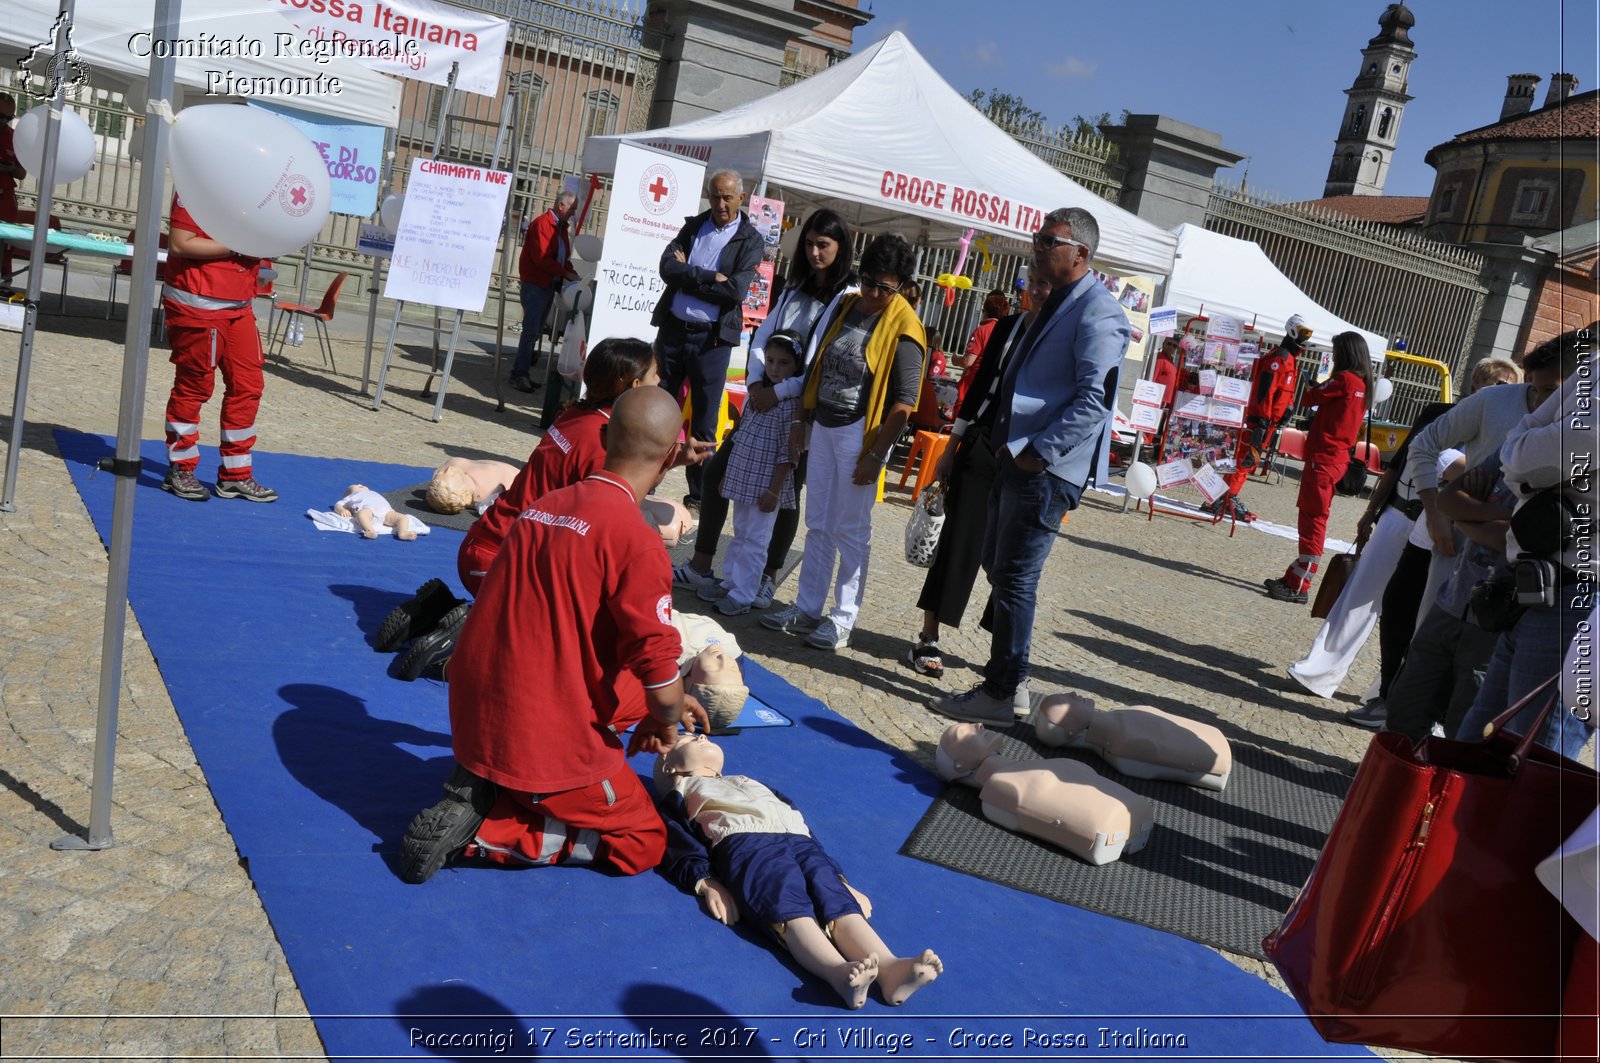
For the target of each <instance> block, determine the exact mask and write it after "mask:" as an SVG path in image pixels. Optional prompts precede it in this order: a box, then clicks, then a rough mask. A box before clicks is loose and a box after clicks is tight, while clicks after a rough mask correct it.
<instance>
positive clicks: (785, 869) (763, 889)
mask: <svg viewBox="0 0 1600 1063" xmlns="http://www.w3.org/2000/svg"><path fill="white" fill-rule="evenodd" d="M722 765H723V755H722V750H721V749H720V748H719V747H718V746H717V745H716V744H715V743H713V742H711V741H708V740H707V739H706V738H705V736H704V735H694V736H688V735H685V736H683V737H680V738H679V739H678V741H677V743H676V744H675V745H674V746H673V747H672V749H671V751H670V752H668V753H665V754H663V755H662V756H660V757H658V758H656V767H655V787H656V800H657V802H658V803H659V805H660V806H661V810H662V816H663V818H664V819H665V820H666V823H667V857H666V860H665V861H663V863H662V865H661V867H662V871H663V873H664V874H666V876H667V877H668V878H669V879H670V880H672V882H673V883H675V884H676V885H677V886H678V888H679V889H681V890H683V891H684V892H685V893H694V894H695V895H696V896H698V897H699V898H700V906H701V908H703V909H704V910H705V912H706V914H707V915H709V916H711V917H712V918H713V919H716V920H717V921H718V922H720V923H723V924H724V925H727V926H732V925H733V923H734V922H736V921H737V920H738V919H739V917H740V915H741V914H744V915H748V916H751V917H753V918H755V919H759V920H761V921H762V922H764V923H766V924H767V925H768V926H769V927H770V928H771V929H772V931H773V932H774V933H775V934H777V936H778V940H779V941H781V942H782V943H783V945H784V947H785V948H787V949H788V950H789V953H790V955H792V956H794V958H795V961H796V962H797V963H799V964H800V966H802V967H804V968H805V969H806V970H807V971H810V972H811V973H812V974H815V975H816V976H818V977H819V978H821V979H823V980H824V981H826V982H827V983H828V984H829V985H831V986H832V987H833V988H834V990H835V991H836V992H837V993H838V994H839V996H840V997H841V998H843V1000H844V1002H845V1004H846V1005H848V1006H849V1007H851V1008H859V1007H861V1005H862V1004H864V1003H866V999H867V990H868V988H869V987H870V986H871V985H872V984H873V983H874V982H876V983H877V986H878V992H879V993H880V994H882V996H883V1000H884V1003H886V1004H903V1003H905V1002H906V1000H907V999H909V998H910V996H911V994H912V993H915V992H916V991H917V990H918V989H921V988H922V987H923V986H925V985H927V984H928V983H929V982H932V981H933V980H934V979H935V978H937V977H939V974H940V972H941V971H943V970H944V964H943V963H942V962H941V961H940V960H939V957H938V956H936V955H935V954H934V952H933V950H932V949H925V950H923V951H922V952H921V953H919V954H918V955H916V956H912V957H902V956H896V955H894V953H892V952H890V951H889V946H887V945H885V944H884V943H883V940H882V939H881V938H879V937H878V935H877V933H876V932H875V931H874V930H873V929H872V927H871V926H870V925H869V924H868V923H867V916H868V915H870V914H871V912H872V906H871V904H870V902H868V901H867V898H866V897H864V896H862V895H861V894H860V893H857V892H856V891H855V890H854V889H852V888H851V887H850V885H849V884H848V883H846V882H845V879H844V872H843V870H842V869H840V867H839V865H838V864H837V863H835V862H834V861H833V859H832V858H831V857H829V856H828V854H827V853H826V852H824V851H823V849H822V846H821V845H820V844H818V843H817V841H816V839H814V838H813V837H811V831H810V829H809V828H807V826H806V822H805V819H804V818H803V817H802V816H801V815H800V813H799V812H798V811H796V809H795V808H794V806H793V805H791V804H790V803H789V801H788V800H787V799H786V798H784V797H783V796H782V795H780V794H777V793H775V792H773V791H772V790H770V789H768V788H767V787H766V786H763V785H762V784H761V783H759V782H757V781H755V780H754V779H751V778H749V777H748V776H744V775H729V776H724V775H723V774H722Z"/></svg>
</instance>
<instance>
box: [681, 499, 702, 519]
mask: <svg viewBox="0 0 1600 1063" xmlns="http://www.w3.org/2000/svg"><path fill="white" fill-rule="evenodd" d="M683 508H684V509H687V510H688V511H689V512H690V513H693V514H694V515H695V516H697V517H698V516H699V515H700V500H699V499H698V498H696V497H694V496H693V495H684V496H683Z"/></svg>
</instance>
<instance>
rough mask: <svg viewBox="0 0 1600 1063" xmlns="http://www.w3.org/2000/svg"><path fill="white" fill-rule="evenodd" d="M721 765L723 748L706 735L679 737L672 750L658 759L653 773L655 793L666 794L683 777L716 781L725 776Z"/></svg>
mask: <svg viewBox="0 0 1600 1063" xmlns="http://www.w3.org/2000/svg"><path fill="white" fill-rule="evenodd" d="M722 762H723V757H722V747H721V746H719V745H717V744H716V743H715V742H713V741H711V739H709V738H707V737H706V736H705V735H680V736H679V737H678V741H677V742H676V743H674V744H673V746H672V748H671V749H670V750H669V751H667V752H666V753H663V754H661V755H660V756H659V757H657V758H656V764H655V769H654V771H653V772H652V775H653V778H654V779H655V785H656V792H657V793H666V792H667V791H668V790H671V789H673V788H674V787H675V786H676V785H677V780H678V779H679V778H681V777H684V776H689V775H703V776H707V777H711V778H715V777H716V776H718V775H721V774H722Z"/></svg>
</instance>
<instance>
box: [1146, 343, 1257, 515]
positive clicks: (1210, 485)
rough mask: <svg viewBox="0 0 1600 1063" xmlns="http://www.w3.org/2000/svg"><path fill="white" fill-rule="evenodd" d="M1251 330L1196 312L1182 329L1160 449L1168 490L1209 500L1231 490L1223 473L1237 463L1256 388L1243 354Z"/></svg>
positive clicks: (1159, 471)
mask: <svg viewBox="0 0 1600 1063" xmlns="http://www.w3.org/2000/svg"><path fill="white" fill-rule="evenodd" d="M1246 332H1247V330H1246V329H1245V327H1244V323H1243V322H1242V321H1240V320H1239V319H1238V318H1231V317H1227V316H1224V315H1221V314H1215V315H1212V316H1211V317H1209V318H1207V317H1199V316H1196V317H1191V318H1189V320H1188V321H1187V323H1185V324H1184V325H1183V326H1182V327H1181V328H1180V329H1179V330H1178V333H1177V334H1178V336H1179V346H1180V352H1181V364H1182V368H1181V370H1180V372H1179V376H1178V388H1177V394H1176V395H1175V396H1174V398H1173V403H1172V414H1171V416H1170V417H1169V418H1168V420H1167V427H1166V431H1165V432H1164V433H1163V435H1162V437H1161V445H1160V448H1159V449H1158V450H1157V452H1156V482H1157V484H1158V485H1159V486H1160V487H1161V488H1162V489H1163V490H1164V491H1171V490H1172V489H1174V488H1179V487H1186V486H1187V487H1189V488H1192V489H1193V491H1194V493H1196V494H1198V495H1199V502H1198V504H1201V505H1205V504H1209V503H1211V502H1214V501H1216V499H1217V498H1219V497H1221V495H1222V494H1223V493H1224V492H1225V491H1226V490H1227V486H1226V483H1225V482H1224V481H1223V478H1222V477H1223V475H1224V474H1226V473H1228V472H1231V471H1232V470H1233V467H1234V458H1235V451H1236V449H1237V447H1238V442H1239V428H1240V426H1241V425H1243V423H1244V410H1245V403H1246V401H1247V400H1248V399H1249V392H1250V385H1249V368H1248V365H1247V364H1244V365H1241V361H1240V359H1239V356H1238V348H1239V347H1240V345H1241V344H1242V343H1244V342H1245V337H1246ZM1179 497H1181V495H1180V496H1179ZM1190 501H1191V502H1193V501H1194V500H1193V499H1190Z"/></svg>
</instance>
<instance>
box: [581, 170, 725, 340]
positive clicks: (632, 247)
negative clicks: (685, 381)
mask: <svg viewBox="0 0 1600 1063" xmlns="http://www.w3.org/2000/svg"><path fill="white" fill-rule="evenodd" d="M705 169H706V168H705V164H704V163H700V162H695V161H694V160H693V159H686V158H684V157H683V156H681V155H669V154H667V153H666V152H663V151H654V150H651V149H650V148H641V147H638V146H636V145H634V144H621V145H618V147H617V170H616V175H615V177H614V179H613V180H612V183H611V204H610V207H609V208H608V209H607V211H606V234H605V242H604V245H603V246H604V249H605V250H604V253H603V256H602V257H601V259H600V268H599V270H598V271H597V272H596V274H595V288H594V312H593V313H592V314H591V315H590V318H589V335H591V336H596V337H600V338H602V339H603V338H605V337H607V336H631V337H633V338H635V339H641V340H654V339H655V338H656V327H655V326H654V325H652V324H651V323H650V317H651V314H653V313H654V311H655V307H656V303H657V302H659V301H660V299H661V293H662V292H663V291H665V290H666V282H665V281H663V280H662V279H661V256H662V254H663V253H664V252H665V251H666V249H667V245H668V244H670V243H671V242H672V238H673V237H675V236H677V235H678V230H680V229H682V228H683V224H684V220H685V219H687V218H690V217H693V216H694V215H695V214H696V213H698V212H699V207H700V187H701V184H702V182H703V181H704V179H705Z"/></svg>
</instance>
